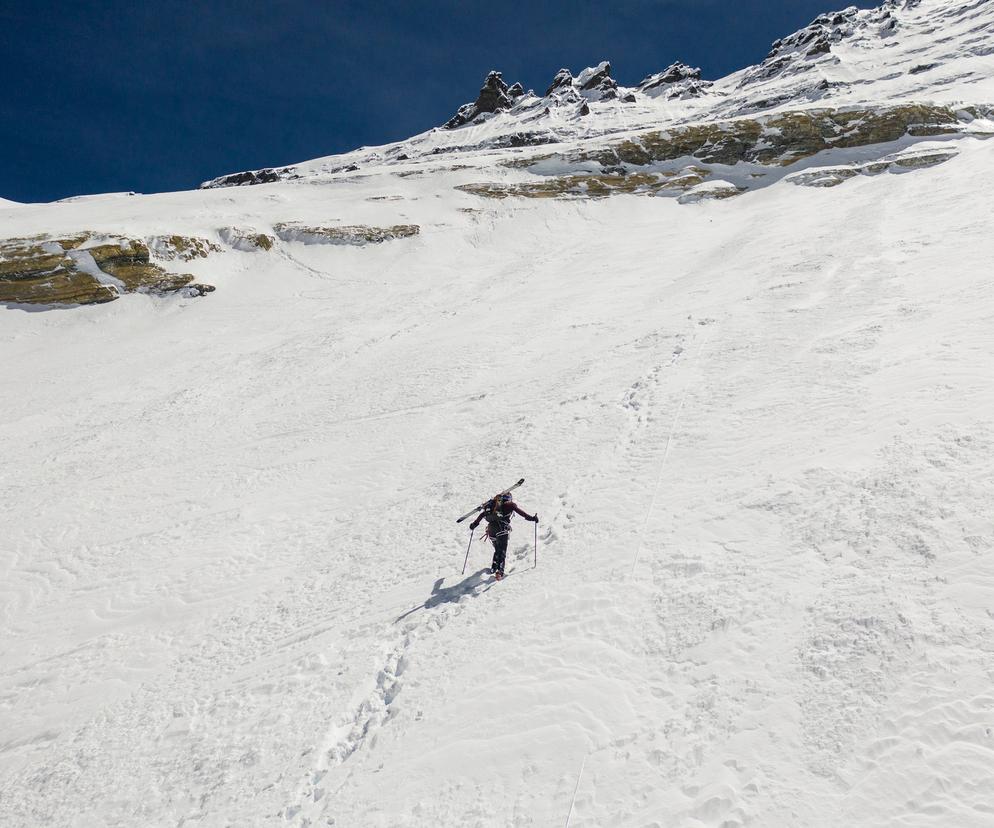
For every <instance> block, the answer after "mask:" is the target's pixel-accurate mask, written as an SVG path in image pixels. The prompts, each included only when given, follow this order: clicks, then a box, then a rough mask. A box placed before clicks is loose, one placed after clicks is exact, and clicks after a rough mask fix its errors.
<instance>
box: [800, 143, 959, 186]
mask: <svg viewBox="0 0 994 828" xmlns="http://www.w3.org/2000/svg"><path fill="white" fill-rule="evenodd" d="M958 154H959V153H958V152H957V151H956V150H954V149H948V148H944V147H943V148H934V149H924V150H918V151H910V152H901V153H894V154H892V155H886V156H884V157H883V158H880V159H878V160H876V161H870V162H869V163H866V164H844V165H839V166H834V167H817V168H815V169H810V170H805V171H804V172H799V173H794V174H793V175H789V176H787V181H789V182H790V183H791V184H797V185H799V186H802V187H837V186H838V185H839V184H842V183H843V182H845V181H848V180H849V179H851V178H856V177H857V176H860V175H880V174H881V173H885V172H891V173H902V172H908V171H910V170H920V169H925V168H927V167H935V166H937V165H938V164H944V163H945V162H946V161H949V160H951V159H953V158H955V157H956V156H957V155H958Z"/></svg>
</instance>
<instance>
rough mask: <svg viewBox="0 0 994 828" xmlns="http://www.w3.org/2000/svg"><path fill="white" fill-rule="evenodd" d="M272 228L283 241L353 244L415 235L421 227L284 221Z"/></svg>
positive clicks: (380, 241)
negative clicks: (316, 225)
mask: <svg viewBox="0 0 994 828" xmlns="http://www.w3.org/2000/svg"><path fill="white" fill-rule="evenodd" d="M273 230H274V231H275V232H276V235H277V236H279V237H280V238H281V239H282V240H283V241H288V242H302V243H303V244H347V245H355V246H362V245H367V244H382V243H383V242H385V241H391V240H393V239H404V238H409V237H411V236H416V235H418V233H420V232H421V228H420V227H419V226H418V225H416V224H395V225H393V226H392V227H368V226H366V225H346V226H334V227H314V226H308V225H304V224H297V223H284V224H276V225H274V226H273Z"/></svg>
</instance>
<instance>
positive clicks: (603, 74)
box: [443, 60, 635, 129]
mask: <svg viewBox="0 0 994 828" xmlns="http://www.w3.org/2000/svg"><path fill="white" fill-rule="evenodd" d="M615 99H620V100H622V101H625V102H627V103H634V101H635V98H634V96H633V95H632V93H631V92H630V91H628V90H623V89H621V88H620V87H619V86H618V82H617V81H616V80H615V79H614V78H613V77H611V64H610V63H609V62H608V61H606V60H605V61H602V62H600V63H598V64H597V65H596V66H591V67H589V68H587V69H584V70H583V71H582V72H581V73H580V74H579V75H578V76H576V77H574V76H573V73H572V72H570V70H569V69H560V70H559V71H558V72H557V73H556V76H555V77H554V78H553V79H552V83H551V84H549V87H548V89H546V90H545V96H544V98H541V99H540V98H538V97H536V95H535V93H534V92H531V91H530V90H529V91H528V92H526V91H525V90H524V87H522V86H521V84H520V83H516V84H514V85H513V86H508V85H507V84H506V83H505V82H504V79H503V77H502V75H501V73H500V72H496V71H492V72H490V73H489V74H488V75H487V79H486V80H485V81H484V83H483V88H482V89H480V94H479V95H478V96H477V99H476V100H475V101H474V102H473V103H467V104H463V105H462V106H461V107H459V111H458V112H456V114H455V115H453V116H452V117H451V118H450V119H449V120H448V121H446V123H445V125H444V126H443V129H457V128H458V127H461V126H465V125H467V124H472V123H479V122H481V121H482V120H483V119H485V118H486V117H487V116H488V115H491V114H493V113H495V112H512V114H515V113H534V114H536V115H537V114H539V113H540V112H541V107H542V106H543V105H544V106H545V107H546V108H552V107H563V106H567V107H575V109H576V114H577V115H578V116H582V115H585V114H588V113H589V111H590V109H589V106H587V108H586V111H583V105H584V104H585V103H587V102H593V101H608V100H615ZM544 114H548V113H544Z"/></svg>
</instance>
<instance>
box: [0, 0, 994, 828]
mask: <svg viewBox="0 0 994 828" xmlns="http://www.w3.org/2000/svg"><path fill="white" fill-rule="evenodd" d="M953 5H954V4H951V3H947V2H944V1H943V2H933V3H932V8H933V11H934V10H935V9H936V8H939V7H941V8H943V9H944V8H952V7H953ZM958 5H959V6H961V7H963V8H967V6H968V5H969V4H958ZM925 8H926V4H922V5H921V6H915V7H913V8H911V9H908V10H906V11H905V12H904V13H906V14H912V13H913V14H919V13H921V10H922V9H925ZM971 8H973V9H974V11H976V13H977V14H978V15H982V14H987V12H988V10H989V8H990V4H978V5H977V6H976V7H971ZM983 19H986V18H981V20H983ZM988 39H989V33H988ZM970 59H972V58H970ZM992 97H994V96H992ZM962 98H963V99H964V100H969V101H972V102H978V101H979V102H983V100H984V97H983V96H981V95H979V94H974V92H970V93H969V94H964V95H963V96H962ZM499 117H504V116H499ZM465 129H467V130H471V129H476V127H468V128H465ZM985 132H986V133H989V132H991V130H990V129H987V128H984V129H980V128H978V129H977V131H976V134H975V135H949V136H944V137H943V138H941V139H937V140H936V141H935V142H934V143H935V144H936V145H938V146H939V147H940V148H942V149H944V150H950V151H955V152H956V153H957V154H955V155H954V156H953V155H950V156H949V160H946V161H945V162H944V163H942V164H941V165H939V166H935V167H930V168H920V169H919V168H908V171H907V172H904V173H901V174H898V173H897V172H895V171H888V172H883V173H881V174H878V175H873V176H870V175H854V177H851V178H849V179H848V180H845V181H844V182H843V183H841V184H839V185H838V186H834V187H831V188H828V189H820V188H817V187H808V186H795V185H794V184H793V183H791V182H790V181H789V180H785V179H783V178H782V177H781V175H782V173H781V174H776V175H774V174H772V173H771V174H770V178H769V180H768V182H767V184H768V185H764V186H762V187H761V188H759V189H754V190H752V191H750V192H746V193H744V194H743V195H741V196H738V197H737V198H733V199H731V200H729V201H723V202H710V201H704V202H701V203H696V204H679V203H678V201H677V199H675V198H652V197H639V196H635V195H618V196H615V197H612V198H609V199H603V200H596V199H588V198H572V199H525V198H506V199H502V200H501V199H492V198H484V197H480V196H476V195H472V194H471V193H469V192H465V191H460V190H457V189H455V188H456V187H457V186H460V185H464V184H466V183H468V182H469V183H471V182H479V181H481V180H482V181H491V180H494V179H495V178H497V179H499V180H502V181H503V180H508V181H517V180H519V179H521V180H523V179H524V177H525V176H526V175H527V174H526V173H524V172H521V171H520V170H516V169H507V168H502V167H501V168H498V166H497V164H498V163H499V162H501V161H506V160H508V159H511V158H515V157H516V156H515V155H513V154H512V153H511V152H503V153H502V152H490V153H488V152H485V151H483V152H475V153H462V154H460V155H459V156H458V163H455V162H454V161H453V157H452V156H449V155H441V156H439V157H437V158H435V159H430V158H428V159H422V160H420V161H419V160H412V161H410V162H408V163H406V164H405V163H403V162H401V163H397V164H384V165H382V166H381V167H378V168H375V169H370V170H365V169H364V170H362V171H360V172H358V173H357V174H338V173H336V174H327V175H319V176H315V177H313V178H304V179H301V180H297V181H289V182H284V183H278V184H267V185H260V186H254V187H247V188H238V189H219V190H202V191H196V192H189V193H171V194H161V195H154V196H130V197H129V196H123V195H108V196H98V197H92V198H87V199H79V200H71V201H67V202H64V203H57V204H51V205H18V206H17V209H12V210H6V211H4V212H3V214H2V215H0V237H3V238H8V237H9V238H14V237H29V236H32V235H34V234H38V233H46V234H49V235H55V236H58V235H59V234H72V233H76V232H79V231H83V230H88V231H92V232H94V233H96V234H101V233H106V234H111V235H113V234H130V235H133V236H135V237H145V236H148V235H153V234H162V233H183V234H189V235H191V236H204V237H209V238H211V239H216V240H218V241H219V243H220V242H223V241H225V240H226V239H227V240H228V241H230V240H231V239H232V238H233V236H231V235H230V234H228V235H225V234H220V235H219V230H220V229H221V228H227V227H238V228H244V229H245V231H246V232H272V228H273V225H274V224H277V223H280V222H300V223H301V224H302V225H307V226H312V225H313V226H319V225H328V224H345V225H370V226H375V227H388V226H393V225H409V224H416V225H418V226H419V227H420V233H419V235H417V236H414V237H410V238H399V239H394V240H390V241H386V242H383V243H382V244H369V245H366V246H350V245H333V244H303V243H301V242H299V241H280V242H279V243H277V244H276V245H275V246H274V247H273V249H272V250H270V251H268V252H263V251H258V252H242V251H239V250H233V249H230V248H228V247H226V248H225V250H224V252H222V253H217V254H212V255H210V256H208V257H207V258H206V259H196V260H194V261H191V262H184V263H183V264H182V269H183V271H184V272H190V273H192V274H194V275H195V276H196V277H197V278H198V279H203V280H205V281H207V282H209V283H210V284H212V285H215V286H216V287H217V290H216V292H214V293H212V294H210V295H209V296H206V297H201V298H196V299H188V298H184V297H183V296H181V295H173V296H170V297H155V296H150V295H142V294H129V295H125V296H122V297H121V298H119V299H117V300H116V301H113V302H111V303H109V304H105V305H94V306H86V307H76V308H68V309H45V308H39V307H37V306H36V307H31V306H27V305H22V306H19V307H12V308H8V309H3V310H0V364H2V366H3V378H2V388H3V393H2V394H0V439H2V441H3V444H4V447H5V451H4V453H3V457H2V459H0V503H2V504H3V507H4V508H3V513H4V521H3V529H4V531H3V541H2V543H0V825H3V826H40V825H54V826H78V827H79V828H91V827H92V826H129V828H130V827H131V826H146V825H147V826H180V825H182V826H256V825H258V826H270V825H292V826H298V828H303V826H312V827H314V826H336V828H355V827H356V826H359V827H360V828H365V827H366V826H371V827H373V828H380V827H382V828H388V827H389V828H394V827H395V826H404V828H414V827H415V826H419V827H420V826H425V827H426V828H427V826H522V827H523V826H549V825H565V824H567V823H568V825H569V826H572V827H573V828H583V827H585V828H602V827H603V826H624V827H625V828H628V827H630V828H650V826H654V827H655V828H663V827H664V826H665V828H671V827H672V828H677V827H678V826H679V828H683V827H684V826H692V827H694V826H696V827H697V828H701V827H702V826H714V828H733V827H734V826H813V827H815V826H817V827H820V826H825V827H826V828H828V827H829V826H831V827H832V828H834V827H835V826H842V825H844V826H861V827H862V826H866V827H867V828H869V826H880V827H881V828H883V826H896V825H901V826H915V828H923V827H924V826H929V827H930V828H932V827H934V828H948V826H965V827H967V828H969V827H970V826H978V828H979V826H989V825H991V824H992V822H994V804H992V799H991V793H990V791H991V789H992V787H994V772H992V770H991V769H992V768H994V690H992V680H994V645H992V641H994V635H992V634H994V611H992V607H994V516H992V512H991V503H992V502H994V461H992V459H991V458H992V451H994V420H992V418H991V413H990V412H991V411H992V410H994V386H992V383H991V358H992V352H994V324H992V322H994V301H992V299H991V295H992V277H991V267H990V263H991V261H992V256H994V237H992V235H991V233H990V231H989V224H990V221H989V212H990V209H989V204H990V193H991V192H992V191H994V142H992V141H990V140H986V139H985V136H984V134H985ZM432 140H435V139H434V138H433V139H432ZM437 140H439V141H444V140H448V138H447V137H444V136H443V137H440V138H438V139H437ZM909 140H910V139H909ZM918 146H919V148H920V147H921V146H925V147H929V146H932V144H919V145H918ZM900 149H902V146H893V147H877V148H874V149H873V152H870V151H869V150H865V149H855V150H852V151H848V152H846V151H834V152H833V153H832V154H831V157H830V158H827V159H826V158H825V157H823V156H816V157H814V158H813V159H809V160H808V161H806V162H804V163H803V164H798V165H797V166H794V167H791V168H790V169H789V170H788V172H790V173H793V172H796V171H797V170H798V169H799V168H800V169H803V170H807V171H809V172H810V171H811V168H812V167H817V166H818V164H819V163H822V162H824V163H829V162H830V163H831V164H840V163H844V162H845V163H848V162H851V163H863V162H866V161H868V160H873V159H875V158H879V157H880V156H881V155H882V154H883V153H885V152H888V151H893V150H900ZM823 155H824V154H823ZM337 161H338V162H340V161H341V159H337ZM313 164H314V165H315V167H314V168H315V169H319V168H320V167H321V165H322V164H323V165H325V166H328V165H331V164H332V160H329V159H324V160H320V161H319V162H313ZM727 172H728V177H729V178H735V175H736V174H737V173H735V171H734V170H732V169H731V168H729V170H728V171H727ZM738 175H741V177H742V179H743V181H744V180H745V178H746V177H747V176H746V174H744V173H738ZM533 177H534V176H533ZM0 206H3V205H0ZM302 237H306V235H305V236H302ZM522 475H523V476H525V477H526V480H527V482H526V484H525V485H524V486H523V487H522V488H521V489H520V491H519V493H518V501H519V503H520V504H521V505H522V506H523V507H524V508H525V509H526V510H528V511H537V512H538V513H539V515H540V517H541V523H540V525H539V530H538V560H537V566H536V565H535V552H534V547H533V539H534V536H533V535H532V526H531V524H527V523H524V522H516V524H515V531H514V534H513V536H512V542H511V547H510V552H509V571H510V577H508V578H507V579H506V580H505V581H503V582H501V583H495V582H494V581H493V579H492V578H491V577H490V576H489V574H487V573H486V572H485V571H484V568H485V567H486V566H488V564H489V548H488V547H487V546H486V544H485V543H484V542H482V541H480V540H475V541H474V542H473V545H472V547H471V548H470V554H469V565H468V567H467V570H466V574H465V575H462V574H461V569H462V566H463V560H464V555H465V553H466V544H467V541H468V540H469V535H468V532H467V530H466V528H465V524H463V525H460V526H457V525H456V524H455V523H454V519H455V518H456V517H457V516H458V515H460V514H462V513H463V512H465V511H466V510H467V509H469V508H470V507H471V506H473V505H474V504H475V503H478V502H480V501H481V500H483V499H484V498H486V497H488V496H489V495H491V494H493V493H494V492H495V491H496V490H497V489H499V488H500V487H501V486H504V485H507V484H509V483H511V482H513V481H514V480H516V479H517V478H518V477H520V476H522Z"/></svg>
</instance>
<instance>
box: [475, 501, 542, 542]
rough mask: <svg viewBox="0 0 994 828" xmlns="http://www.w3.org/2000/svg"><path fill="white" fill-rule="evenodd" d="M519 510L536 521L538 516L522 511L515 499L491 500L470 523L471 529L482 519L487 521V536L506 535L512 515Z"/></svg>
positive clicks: (525, 516)
mask: <svg viewBox="0 0 994 828" xmlns="http://www.w3.org/2000/svg"><path fill="white" fill-rule="evenodd" d="M515 512H517V513H518V514H519V515H521V517H523V518H524V519H525V520H531V521H534V520H536V519H537V518H536V517H535V516H534V515H530V514H528V513H527V512H523V511H521V509H519V508H518V504H516V503H515V502H514V501H513V500H509V501H507V502H506V503H494V502H493V501H491V502H490V503H489V504H488V505H487V507H486V508H485V509H484V510H483V511H482V512H480V514H479V516H478V517H477V518H476V520H474V521H473V522H472V523H471V524H470V525H469V528H470V529H475V528H476V527H477V526H479V525H480V521H481V520H485V521H486V522H487V537H488V538H496V537H499V536H500V535H506V534H507V533H508V532H510V531H511V517H512V516H513V515H514V514H515Z"/></svg>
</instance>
